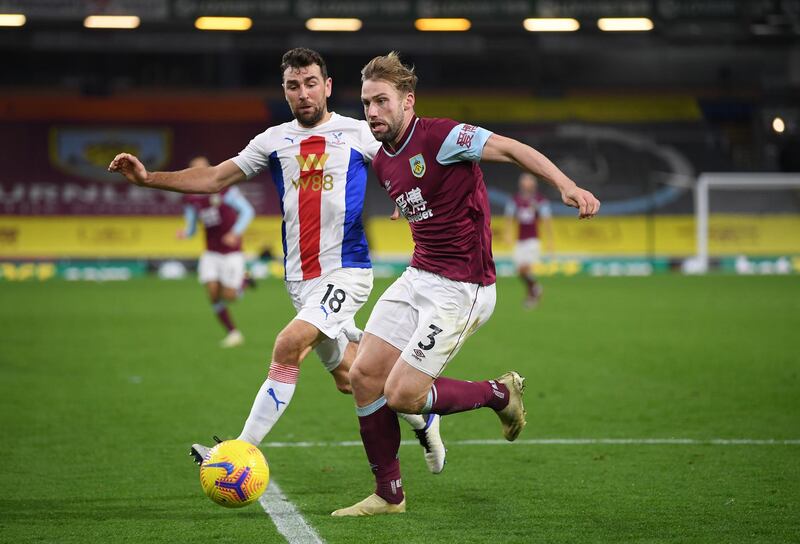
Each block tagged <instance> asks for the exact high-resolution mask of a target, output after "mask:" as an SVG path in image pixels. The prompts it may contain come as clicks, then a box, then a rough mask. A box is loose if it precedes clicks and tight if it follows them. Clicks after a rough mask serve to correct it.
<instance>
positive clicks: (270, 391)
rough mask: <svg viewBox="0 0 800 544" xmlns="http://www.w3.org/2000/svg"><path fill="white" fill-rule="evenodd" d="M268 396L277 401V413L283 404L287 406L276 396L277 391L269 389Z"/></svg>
mask: <svg viewBox="0 0 800 544" xmlns="http://www.w3.org/2000/svg"><path fill="white" fill-rule="evenodd" d="M267 394H269V396H270V397H272V400H274V401H275V411H276V412H277V411H279V410H280V409H281V404H286V403H285V402H283V401H282V400H278V396H277V395H276V394H275V390H274V389H273V388H271V387H270V388H269V389H267Z"/></svg>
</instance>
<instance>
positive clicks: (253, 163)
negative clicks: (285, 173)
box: [231, 129, 271, 179]
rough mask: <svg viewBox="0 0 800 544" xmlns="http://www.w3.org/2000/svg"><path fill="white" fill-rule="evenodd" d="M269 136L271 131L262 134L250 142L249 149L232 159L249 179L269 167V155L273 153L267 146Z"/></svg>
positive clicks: (246, 148)
mask: <svg viewBox="0 0 800 544" xmlns="http://www.w3.org/2000/svg"><path fill="white" fill-rule="evenodd" d="M269 134H270V129H267V130H266V131H264V132H262V133H261V134H259V135H258V136H256V137H255V138H253V139H252V140H250V143H248V144H247V147H245V148H244V149H242V150H241V151H240V152H239V154H238V155H237V156H236V157H234V158H233V159H231V160H233V162H234V163H235V164H236V166H238V167H239V169H240V170H241V171H242V172H244V173H245V175H246V176H247V179H250V178H252V177H253V176H255V175H256V174H258V173H259V172H261V171H262V170H263V169H264V168H266V167H267V164H268V162H269V155H270V153H271V151H270V150H269V148H268V146H267V142H268V141H269Z"/></svg>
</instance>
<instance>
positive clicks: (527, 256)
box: [506, 172, 553, 308]
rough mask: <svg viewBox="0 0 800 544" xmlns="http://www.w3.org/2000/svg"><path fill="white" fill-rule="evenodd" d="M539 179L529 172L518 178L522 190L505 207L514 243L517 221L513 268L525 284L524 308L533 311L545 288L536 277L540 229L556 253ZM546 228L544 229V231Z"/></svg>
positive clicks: (508, 232) (548, 203)
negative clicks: (539, 188)
mask: <svg viewBox="0 0 800 544" xmlns="http://www.w3.org/2000/svg"><path fill="white" fill-rule="evenodd" d="M537 185H538V184H537V182H536V178H535V177H534V176H532V175H531V174H529V173H528V172H523V173H522V174H521V175H520V176H519V191H518V192H517V194H515V195H514V196H513V197H511V200H510V201H509V202H508V205H507V206H506V217H507V220H508V226H507V228H506V235H507V236H508V238H509V242H510V241H511V231H512V230H513V227H514V224H513V220H514V219H516V220H517V241H516V243H515V244H514V266H516V267H517V274H518V275H519V277H520V279H521V280H522V281H523V283H525V293H526V294H525V306H526V307H527V308H533V307H534V306H536V304H537V303H538V302H539V298H540V297H541V296H542V286H541V284H539V282H538V280H537V279H536V276H534V275H533V270H532V266H533V264H534V263H536V262H538V261H539V257H540V255H541V249H542V247H541V241H540V240H539V233H540V230H545V231H547V238H546V240H547V243H548V253H551V254H552V252H553V225H552V222H551V219H550V217H551V213H550V202H548V200H547V199H546V198H545V197H544V195H542V193H540V192H539V191H537ZM542 227H543V228H542Z"/></svg>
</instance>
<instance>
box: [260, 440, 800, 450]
mask: <svg viewBox="0 0 800 544" xmlns="http://www.w3.org/2000/svg"><path fill="white" fill-rule="evenodd" d="M400 444H401V445H403V446H411V445H414V444H417V442H416V441H415V440H403V441H402V442H401V443H400ZM447 444H448V445H451V446H503V445H512V444H511V443H510V442H507V441H505V440H500V439H497V440H449V441H447ZM513 444H516V445H526V446H552V445H556V446H561V445H564V446H584V445H597V444H601V445H602V444H607V445H635V446H637V445H643V446H646V445H654V446H659V445H676V446H681V445H688V446H800V439H789V440H777V439H772V438H767V439H760V438H707V439H698V438H533V439H522V440H517V441H515V442H514V443H513ZM336 446H338V447H357V446H358V447H360V446H361V442H360V441H357V440H349V441H343V442H266V443H264V444H263V447H264V448H327V447H336Z"/></svg>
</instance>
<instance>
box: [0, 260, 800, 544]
mask: <svg viewBox="0 0 800 544" xmlns="http://www.w3.org/2000/svg"><path fill="white" fill-rule="evenodd" d="M387 285H388V281H385V280H384V281H377V282H376V288H375V291H374V293H373V296H372V298H371V301H370V305H371V303H372V302H374V300H375V299H376V298H377V296H378V295H379V294H380V293H381V292H382V291H383V290H384V289H385V287H386V286H387ZM544 285H545V293H544V299H543V301H542V304H541V306H540V307H539V308H538V309H536V310H534V311H530V312H527V311H524V310H523V309H522V308H521V305H520V302H521V296H522V289H521V287H520V286H519V285H518V284H517V282H516V281H514V280H510V279H506V280H501V281H500V282H499V284H498V305H497V308H496V310H495V314H494V316H493V317H492V319H491V320H490V322H489V323H488V325H486V326H485V327H484V328H483V329H481V330H480V331H479V332H478V333H477V334H476V335H475V336H474V337H472V338H471V339H470V340H469V341H468V342H467V344H466V346H465V348H464V349H463V350H462V351H461V353H460V354H459V355H458V357H457V358H456V359H455V360H454V361H453V362H452V363H451V364H450V365H449V367H448V369H447V371H446V375H448V376H452V377H458V378H463V379H485V378H490V377H495V376H497V375H499V374H501V373H502V372H504V371H506V370H508V369H516V370H518V371H520V372H521V373H522V374H523V375H525V376H526V377H527V378H528V388H527V391H526V404H527V408H528V412H529V424H528V427H527V428H526V430H525V431H524V432H523V434H522V436H521V438H520V439H521V440H523V441H524V440H530V439H548V438H634V439H647V438H689V439H696V440H699V441H705V440H708V439H715V438H722V439H741V438H747V439H775V440H795V439H800V376H799V375H800V356H798V351H797V350H798V342H800V341H799V340H798V333H799V332H800V282H799V281H798V278H797V277H730V276H712V277H680V276H657V277H651V278H606V279H599V278H586V277H579V278H570V279H566V278H554V279H547V280H545V283H544ZM0 301H1V302H2V303H1V304H0V428H2V430H3V439H4V446H5V455H4V462H3V464H2V481H3V493H2V498H0V541H4V542H90V541H96V542H142V541H145V540H146V541H147V542H150V543H156V542H176V541H184V542H186V541H204V542H209V541H215V542H254V541H260V542H281V541H283V538H282V537H281V535H280V534H279V533H278V532H277V530H276V529H275V526H274V525H273V524H272V523H271V522H270V520H269V518H268V517H267V515H266V514H265V513H264V511H263V510H262V509H261V507H260V506H259V505H253V506H250V507H248V508H246V509H243V510H240V511H230V510H225V509H223V508H220V507H218V506H216V505H214V504H213V503H211V502H210V501H209V500H208V499H206V498H205V497H204V496H203V495H202V491H201V490H200V485H199V481H198V477H197V468H196V467H195V466H194V465H192V464H191V462H190V460H189V457H188V456H187V450H188V446H189V444H191V443H192V442H195V441H208V440H209V437H210V435H212V434H219V435H220V436H222V437H235V436H236V435H237V434H238V433H239V430H240V429H241V425H242V423H243V422H244V419H245V417H246V415H247V413H248V411H249V409H250V404H251V401H252V399H253V397H254V395H255V393H256V391H257V389H258V387H259V386H260V384H261V382H262V381H263V378H264V375H265V373H266V369H267V365H268V362H269V355H270V351H271V348H272V341H273V338H274V336H275V334H276V333H277V332H278V331H279V330H280V328H281V327H282V326H283V325H284V324H285V323H286V322H287V321H288V319H289V318H290V317H291V316H292V314H293V312H292V308H291V305H290V303H289V301H288V298H287V296H286V294H285V292H284V290H283V285H282V283H281V282H279V281H276V280H272V281H264V282H261V284H260V286H259V289H258V290H257V291H253V292H250V293H248V295H247V296H246V297H245V299H244V300H242V301H240V302H239V303H237V304H236V305H235V306H234V308H233V315H234V318H235V320H236V322H237V324H239V326H240V328H241V329H242V330H243V332H244V334H245V336H246V339H247V341H246V344H245V345H244V346H243V347H241V348H237V349H233V350H222V349H220V348H218V347H217V342H218V341H219V339H220V338H221V337H222V331H221V329H220V328H219V326H218V325H217V324H216V322H215V321H214V319H213V316H212V314H211V312H210V309H209V307H208V304H207V303H206V302H205V299H204V294H203V292H202V290H201V288H200V287H199V286H198V285H197V284H196V283H195V282H193V281H181V282H165V281H158V280H155V279H141V280H133V281H130V282H125V283H106V284H94V283H67V282H62V281H51V282H48V283H42V284H34V283H8V282H6V283H0ZM366 310H367V309H365V311H362V313H361V314H360V316H359V318H360V319H359V322H360V323H361V324H363V323H364V322H365V320H366V317H367V315H368V313H367V311H366ZM401 425H403V432H404V439H410V438H412V436H413V435H412V434H411V433H410V431H408V430H407V427H406V426H405V424H403V423H401ZM442 433H443V436H444V438H445V442H446V443H448V442H450V443H451V445H450V446H449V452H448V466H447V468H446V469H445V471H444V472H443V473H442V474H440V475H435V476H434V475H430V474H428V473H427V471H426V469H425V465H424V462H423V459H422V455H421V453H420V451H419V450H420V449H419V447H418V446H414V445H406V446H403V447H402V448H401V450H400V452H401V460H402V466H403V477H404V478H403V479H404V486H405V489H406V493H407V496H408V513H407V514H405V515H403V516H387V517H378V518H373V519H335V518H331V517H330V516H329V514H330V512H331V511H332V510H334V509H335V508H338V507H341V506H346V505H349V504H351V503H353V502H355V501H357V500H360V499H361V498H363V497H364V496H366V495H367V494H369V493H370V492H371V490H372V476H371V473H370V471H369V467H368V465H367V462H366V458H365V455H364V453H363V450H362V449H361V448H359V447H346V446H334V445H328V446H316V447H308V448H298V447H280V448H278V447H275V448H271V447H270V446H269V442H278V441H280V442H297V441H317V442H340V441H358V440H359V433H358V426H357V421H356V417H355V414H354V410H353V404H352V399H351V398H350V397H347V396H344V395H341V394H340V393H338V392H336V391H335V389H334V386H333V381H332V380H331V379H330V377H329V376H328V375H327V374H326V373H325V372H324V370H323V369H322V366H321V365H320V364H319V362H318V361H317V360H316V359H315V358H314V357H313V356H312V357H310V358H309V359H307V360H306V362H305V363H304V365H303V367H302V372H301V378H300V385H299V387H298V390H297V392H296V394H295V396H294V399H293V401H292V404H291V406H290V408H289V411H288V413H287V414H286V416H284V418H283V419H282V420H281V421H280V422H279V423H278V425H277V426H276V427H275V429H274V430H273V432H272V433H271V434H270V435H269V436H268V437H267V443H265V444H264V446H263V447H262V449H263V451H264V452H265V454H266V455H267V457H268V459H269V462H270V468H271V470H272V476H273V478H275V480H276V481H277V482H278V483H279V484H280V486H281V488H282V489H283V492H284V493H285V494H286V496H287V497H288V499H289V500H291V501H292V502H293V503H294V504H295V505H296V507H297V508H298V510H299V511H300V512H301V513H302V515H303V516H304V517H305V518H306V520H307V521H308V522H309V523H310V524H311V525H312V526H313V527H314V528H315V530H316V531H317V532H318V533H319V535H320V536H321V537H322V539H324V540H325V541H327V542H347V543H362V542H363V543H368V542H403V543H406V542H419V543H431V542H459V543H460V544H461V543H470V542H476V543H477V542H481V543H483V542H526V543H527V542H623V541H625V542H682V543H683V542H697V543H706V542H732V543H733V542H736V543H738V542H769V543H775V542H797V541H798V539H800V445H797V444H771V445H763V444H742V445H714V444H707V443H701V444H641V443H630V444H583V445H555V444H541V443H536V444H525V443H519V444H512V445H507V444H500V445H487V444H471V445H470V444H460V443H457V442H460V441H464V440H476V441H480V440H493V439H498V438H500V437H501V435H500V426H499V424H498V422H497V418H496V417H495V416H494V415H493V414H492V413H491V412H490V411H488V410H479V411H476V412H472V413H468V414H459V415H453V416H448V417H446V418H445V419H444V420H443V424H442Z"/></svg>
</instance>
